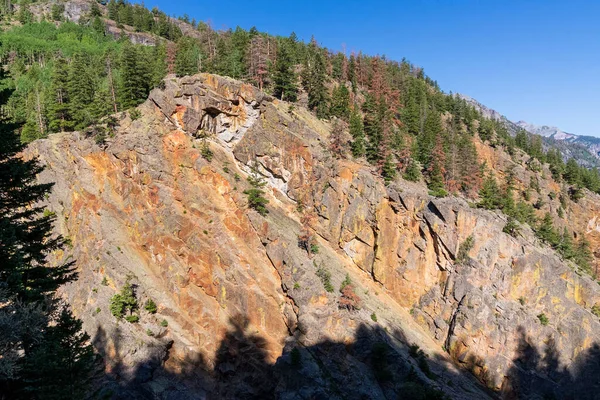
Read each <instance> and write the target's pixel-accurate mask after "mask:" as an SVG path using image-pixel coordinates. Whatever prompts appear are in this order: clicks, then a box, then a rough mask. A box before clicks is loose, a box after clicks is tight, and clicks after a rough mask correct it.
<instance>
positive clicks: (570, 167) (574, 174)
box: [564, 158, 581, 185]
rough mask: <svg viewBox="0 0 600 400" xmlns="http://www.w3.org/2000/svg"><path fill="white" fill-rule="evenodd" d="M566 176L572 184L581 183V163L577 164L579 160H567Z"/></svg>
mask: <svg viewBox="0 0 600 400" xmlns="http://www.w3.org/2000/svg"><path fill="white" fill-rule="evenodd" d="M564 178H565V180H566V181H567V182H568V183H570V184H571V185H575V184H578V183H580V178H581V177H580V172H579V165H578V164H577V161H575V159H574V158H569V160H568V161H567V166H566V168H565V173H564Z"/></svg>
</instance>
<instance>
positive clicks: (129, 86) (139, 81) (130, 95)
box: [119, 42, 150, 109]
mask: <svg viewBox="0 0 600 400" xmlns="http://www.w3.org/2000/svg"><path fill="white" fill-rule="evenodd" d="M145 61H146V60H143V59H142V56H141V54H140V52H139V51H138V49H137V48H136V47H135V46H134V45H132V44H129V43H128V42H126V43H125V44H124V45H123V52H122V54H121V82H120V87H119V89H120V93H119V94H120V96H119V97H120V103H121V106H122V107H123V109H128V108H131V107H135V106H136V105H138V104H139V103H141V102H142V101H144V100H145V99H146V96H147V95H148V90H149V86H148V84H149V82H150V79H149V78H150V77H149V70H148V63H147V62H145Z"/></svg>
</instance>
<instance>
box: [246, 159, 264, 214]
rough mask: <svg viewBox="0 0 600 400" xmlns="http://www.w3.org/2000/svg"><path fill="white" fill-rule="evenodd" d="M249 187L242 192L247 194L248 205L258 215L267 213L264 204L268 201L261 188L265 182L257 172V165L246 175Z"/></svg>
mask: <svg viewBox="0 0 600 400" xmlns="http://www.w3.org/2000/svg"><path fill="white" fill-rule="evenodd" d="M248 183H249V184H250V186H251V187H250V189H247V190H244V194H245V195H247V196H248V206H249V207H250V208H253V209H254V210H256V211H257V212H258V213H259V214H260V215H262V216H265V215H267V214H268V213H269V210H268V209H267V207H266V205H267V204H268V203H269V200H267V199H266V198H265V197H264V194H265V191H264V190H263V188H264V187H265V185H266V184H267V182H265V181H264V180H263V179H262V177H261V176H260V174H259V172H258V165H257V164H255V165H254V166H253V167H252V173H251V175H250V176H249V177H248Z"/></svg>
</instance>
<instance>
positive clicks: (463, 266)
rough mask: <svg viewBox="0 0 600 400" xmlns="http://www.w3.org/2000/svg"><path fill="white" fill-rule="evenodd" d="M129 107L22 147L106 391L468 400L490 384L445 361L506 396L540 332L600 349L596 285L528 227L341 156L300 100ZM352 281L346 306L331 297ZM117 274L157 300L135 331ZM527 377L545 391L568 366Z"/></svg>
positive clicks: (238, 89)
mask: <svg viewBox="0 0 600 400" xmlns="http://www.w3.org/2000/svg"><path fill="white" fill-rule="evenodd" d="M140 110H141V111H142V118H140V119H137V120H135V121H131V120H130V119H129V117H127V116H123V117H122V118H121V120H120V126H119V128H118V129H117V132H116V133H115V135H114V138H111V139H109V140H108V142H107V143H106V144H105V145H104V146H99V145H97V144H95V142H94V140H93V139H92V138H86V137H84V135H83V134H81V133H63V134H57V135H53V136H51V137H50V138H49V139H45V140H40V141H37V142H35V143H34V144H33V145H31V146H30V147H29V149H28V155H30V156H32V155H37V156H39V158H40V160H41V161H42V162H43V163H44V164H45V165H46V170H45V172H44V173H43V177H42V178H43V179H44V180H46V181H53V182H56V185H55V188H54V190H53V192H52V195H51V196H50V198H49V199H48V202H49V208H50V209H51V210H52V211H54V212H56V213H57V215H58V223H57V230H58V231H59V232H60V233H62V234H63V235H64V236H65V237H68V238H69V239H70V243H71V244H72V248H69V249H67V250H66V251H65V252H64V254H63V253H60V254H55V255H54V257H56V258H61V259H62V258H65V257H72V258H73V259H75V260H76V263H77V266H78V269H79V274H80V277H79V280H78V281H77V282H75V283H73V284H71V285H69V286H68V287H66V288H65V290H64V294H65V296H67V297H68V298H69V300H70V302H71V304H73V307H74V309H75V311H76V312H77V314H78V316H79V317H81V318H82V319H83V320H84V327H85V329H86V330H87V331H88V332H89V333H90V334H91V335H92V336H95V338H96V339H95V345H96V348H97V349H98V350H99V351H100V352H101V353H102V354H103V355H104V356H105V360H106V363H107V372H108V373H109V375H110V376H112V377H115V379H116V381H118V382H120V383H121V384H122V386H119V387H117V386H115V389H114V390H115V392H114V393H115V396H121V395H123V396H125V395H127V396H141V398H143V397H144V396H146V395H149V394H150V395H152V396H158V397H160V398H171V397H169V396H172V397H173V396H174V397H175V398H187V397H186V396H189V397H190V398H198V397H200V398H202V397H206V398H250V397H253V396H254V397H260V398H265V397H269V396H275V397H277V398H282V399H305V398H335V399H337V398H351V399H359V398H373V399H378V398H381V399H384V398H388V399H390V398H397V397H398V396H399V395H400V394H401V393H408V392H410V390H415V388H414V385H415V384H416V383H418V384H422V385H426V386H429V387H432V388H437V389H441V390H442V391H444V392H445V393H447V394H448V395H449V396H450V397H451V398H456V399H469V398H472V399H481V398H487V397H489V396H492V397H493V396H494V394H493V393H491V392H486V391H485V389H483V388H482V387H480V386H479V385H478V384H476V383H475V382H474V380H473V379H471V378H470V376H469V375H468V374H465V373H464V371H463V370H462V369H461V368H457V367H456V366H455V364H454V363H453V362H452V361H451V358H454V359H455V362H456V364H457V365H459V366H462V367H465V368H464V369H469V370H470V371H472V372H473V373H474V374H475V375H476V376H477V377H478V378H479V379H480V380H482V381H483V382H484V383H486V384H487V385H488V386H489V387H490V388H492V389H495V390H497V391H501V392H502V391H503V392H502V393H504V394H505V395H507V396H508V395H510V394H514V393H515V391H516V390H517V389H516V387H517V386H518V383H519V382H517V380H518V374H515V373H514V368H515V366H517V367H519V365H518V363H516V361H515V360H516V359H517V358H518V357H519V355H518V353H519V351H520V349H522V347H523V341H524V340H525V341H527V340H530V339H527V338H528V337H529V338H538V341H537V343H531V345H535V346H539V345H540V344H541V343H542V342H543V341H544V340H545V341H546V342H548V340H550V339H551V340H552V342H553V343H554V346H555V349H556V359H557V363H558V364H559V365H563V366H570V365H573V364H574V363H575V362H576V361H577V360H578V358H579V357H581V356H582V355H584V354H586V352H588V351H589V349H590V348H592V346H593V344H594V343H600V323H599V320H598V317H596V316H594V315H593V314H592V313H591V312H590V309H591V307H592V306H593V305H594V304H600V287H599V286H598V285H597V284H596V283H595V282H593V281H592V279H590V278H588V277H585V276H579V275H578V274H577V273H576V272H574V270H573V269H572V268H570V267H569V266H568V265H566V264H565V262H563V261H562V260H560V259H559V258H558V257H557V256H556V254H555V253H554V252H552V251H551V250H549V249H545V248H543V247H541V246H540V244H539V243H537V242H536V240H535V239H534V237H533V235H532V234H531V232H530V231H527V230H524V232H523V235H522V236H521V237H519V238H513V237H511V236H509V235H507V234H505V233H503V232H502V228H503V227H504V224H505V222H506V221H505V218H504V217H503V216H502V215H500V214H497V213H492V212H488V211H483V210H478V209H474V208H471V207H469V204H468V203H467V202H466V201H464V200H462V199H459V198H446V199H435V198H432V197H430V196H429V195H428V194H427V192H426V191H425V189H424V188H423V187H422V186H420V185H418V184H413V183H408V182H404V181H397V182H395V183H393V184H391V185H389V186H387V187H386V186H385V185H384V184H383V181H382V180H381V179H380V178H379V177H378V176H377V175H376V174H374V173H373V171H372V170H371V168H370V167H368V166H366V165H362V164H358V163H355V162H351V161H348V160H335V159H334V158H332V157H331V156H330V155H329V153H328V151H327V143H328V132H329V127H328V125H327V124H326V123H324V122H322V121H319V120H317V119H315V118H314V117H313V116H312V115H311V114H310V113H308V112H307V111H306V110H304V109H301V108H298V109H295V110H291V109H290V108H289V107H288V105H287V104H286V103H283V102H280V101H278V100H276V99H273V98H271V97H270V96H268V95H265V94H263V93H261V92H260V91H258V90H257V89H256V88H253V87H252V86H249V85H245V84H241V83H239V82H236V81H233V80H230V79H227V78H222V77H218V76H214V75H207V74H200V75H196V76H193V77H185V78H180V79H177V78H174V77H168V78H167V79H166V80H165V84H164V87H163V88H162V89H155V90H154V91H153V92H152V93H151V95H150V98H149V100H148V101H147V102H146V103H144V104H143V105H142V106H140ZM203 146H209V148H210V150H211V151H212V152H213V154H214V158H213V159H212V161H210V162H209V161H207V160H206V159H204V158H203V157H202V155H201V149H202V147H203ZM252 164H256V165H257V166H258V170H259V171H260V173H261V174H262V175H263V176H264V177H265V179H266V180H267V181H268V183H269V184H268V186H267V189H268V190H267V192H268V193H267V197H268V198H269V200H270V203H269V205H268V209H269V214H268V215H267V216H266V217H262V216H260V215H259V214H258V213H256V212H254V211H253V210H251V209H248V207H247V204H246V196H245V195H244V194H243V191H244V189H246V188H247V187H248V185H247V183H246V179H245V177H246V176H247V173H248V171H249V168H250V166H251V165H252ZM299 205H302V206H304V207H308V208H312V209H314V213H315V218H313V219H312V220H311V222H310V224H311V228H312V229H313V230H314V232H315V233H316V244H318V253H317V254H307V252H306V251H305V250H303V249H302V248H301V247H299V246H298V236H299V234H300V232H301V229H302V226H301V223H300V219H301V213H300V212H299V211H298V210H297V209H298V208H299V207H298V206H299ZM579 206H580V207H585V203H580V205H579ZM581 223H584V221H582V222H581ZM470 236H472V237H473V238H474V245H473V248H472V249H471V250H470V252H469V256H470V257H468V258H467V259H466V260H460V262H459V261H457V253H458V250H459V248H460V246H461V244H462V243H464V242H465V240H466V239H467V238H468V237H470ZM323 271H327V272H328V273H329V274H330V281H331V284H332V285H333V288H334V291H333V292H331V293H330V292H327V291H326V290H325V289H324V285H323V283H322V280H323ZM346 274H348V275H349V276H350V277H351V279H352V281H353V285H354V287H355V293H356V294H357V295H358V296H359V297H360V298H361V308H360V309H359V310H356V311H348V310H346V309H341V308H340V307H339V306H338V300H339V296H340V294H339V293H338V287H339V286H340V283H341V282H342V280H344V277H345V276H346ZM128 277H129V279H130V280H131V282H133V283H134V284H135V285H136V290H137V294H138V298H139V299H140V302H143V301H145V300H146V299H148V298H152V299H153V300H154V301H155V302H156V303H157V304H158V305H159V310H158V313H157V314H156V315H153V314H149V313H146V312H144V311H141V319H140V323H138V324H129V323H126V322H121V323H117V321H116V319H115V318H114V317H112V316H111V315H110V312H109V310H108V304H109V299H110V297H111V296H112V295H114V294H115V293H116V292H117V291H118V290H119V289H120V287H122V285H123V284H124V282H125V281H126V279H128ZM104 278H106V279H104ZM103 282H104V284H103ZM542 313H543V314H544V315H545V316H546V317H547V318H548V320H549V323H548V324H547V325H542V324H541V323H540V320H539V318H538V315H540V314H542ZM163 319H164V320H166V321H167V322H168V326H161V321H162V320H163ZM162 325H164V323H163V324H162ZM148 333H151V334H152V335H153V336H148ZM413 343H416V344H417V345H418V346H420V347H421V349H423V350H424V351H425V354H427V355H428V356H429V368H430V369H431V371H428V370H427V368H425V367H424V366H423V359H424V357H425V356H423V355H421V356H419V355H418V354H419V353H418V352H415V351H414V348H413V350H410V348H409V346H410V345H411V344H413ZM294 348H296V349H297V350H294V351H292V349H294ZM448 353H449V354H448ZM411 355H412V356H411ZM519 368H520V367H519ZM535 372H536V374H532V376H533V375H535V376H539V377H540V379H544V380H545V381H548V382H551V384H549V386H548V387H549V389H548V390H550V391H553V392H554V393H556V394H561V393H566V392H561V391H560V390H562V388H563V387H564V385H562V383H564V382H565V380H566V379H567V378H566V377H567V376H569V377H572V376H573V375H568V374H567V373H566V372H565V374H563V375H560V376H544V375H543V374H542V373H541V372H540V373H537V371H535ZM173 381H177V382H179V384H178V385H176V387H174V386H173V385H172V382H173ZM415 382H416V383H415ZM124 383H128V384H124ZM411 385H412V386H411ZM521 386H523V383H522V382H521ZM411 388H412V389H411ZM565 390H567V389H565Z"/></svg>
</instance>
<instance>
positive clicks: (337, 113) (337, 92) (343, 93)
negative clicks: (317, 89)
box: [329, 84, 350, 121]
mask: <svg viewBox="0 0 600 400" xmlns="http://www.w3.org/2000/svg"><path fill="white" fill-rule="evenodd" d="M329 113H330V115H332V116H334V117H338V118H341V119H343V120H344V121H347V120H348V118H349V116H350V91H348V88H347V87H346V85H344V84H340V85H338V86H337V87H336V88H335V89H333V93H332V96H331V108H330V111H329Z"/></svg>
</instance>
